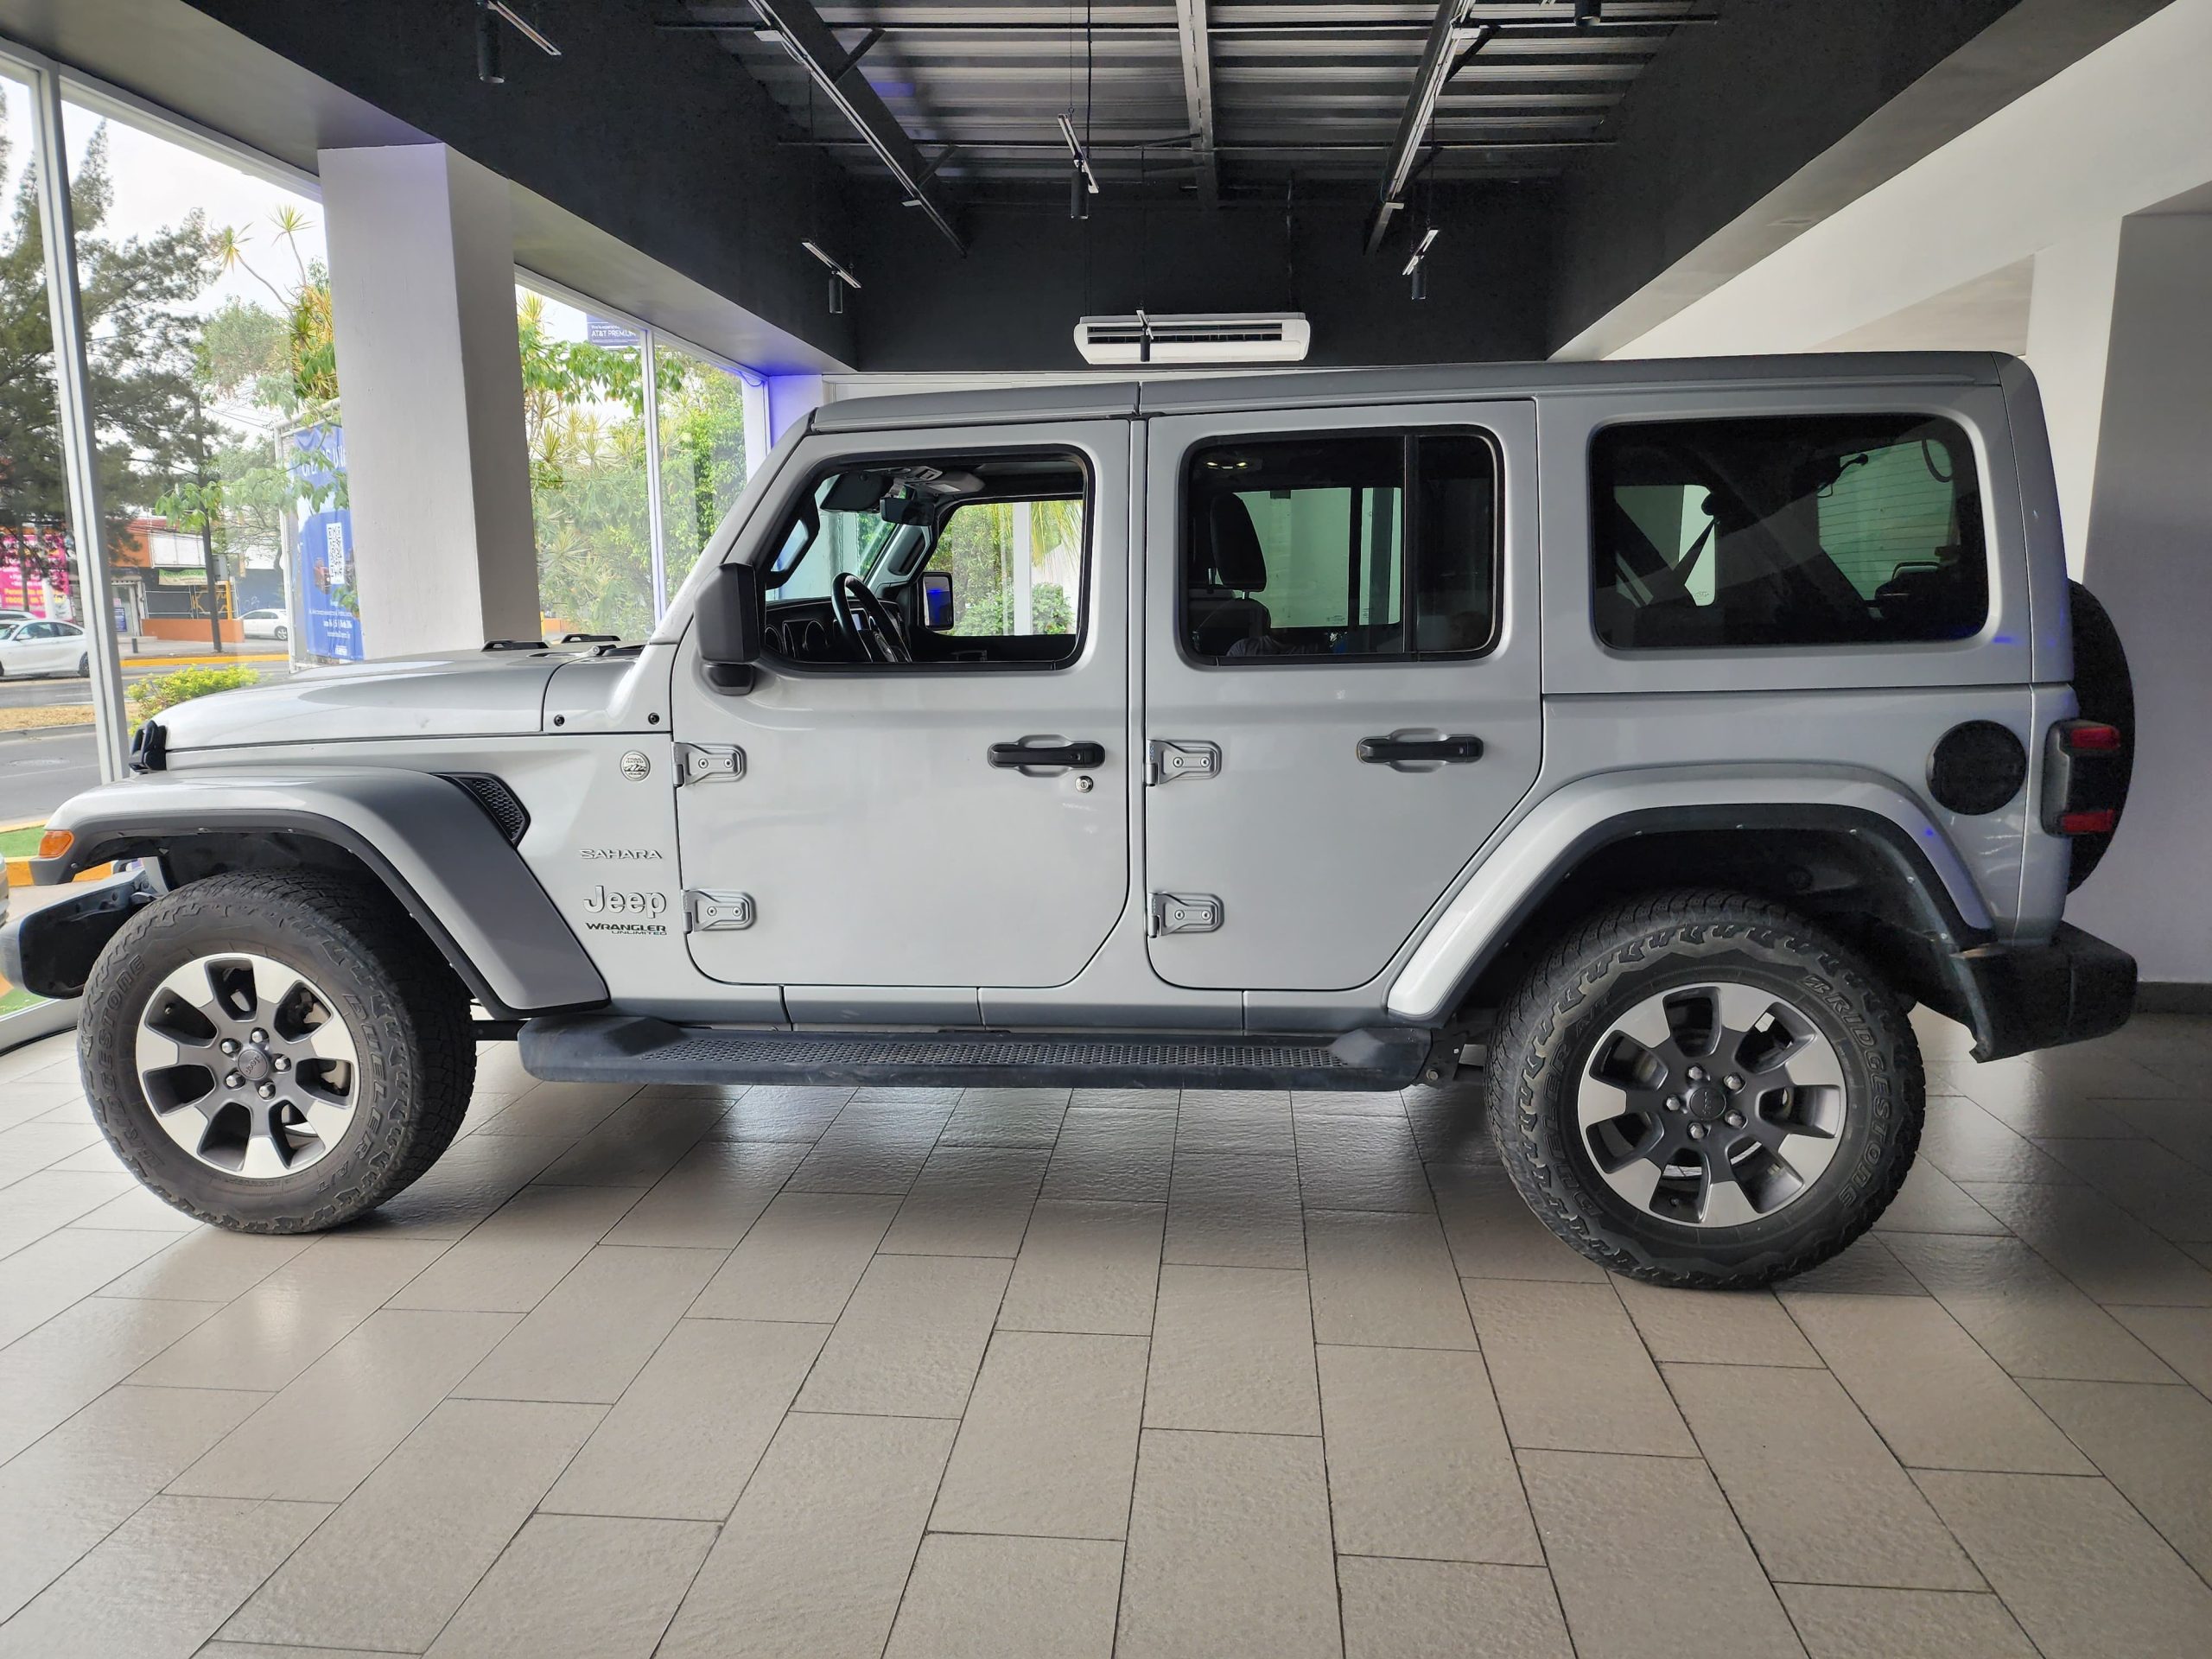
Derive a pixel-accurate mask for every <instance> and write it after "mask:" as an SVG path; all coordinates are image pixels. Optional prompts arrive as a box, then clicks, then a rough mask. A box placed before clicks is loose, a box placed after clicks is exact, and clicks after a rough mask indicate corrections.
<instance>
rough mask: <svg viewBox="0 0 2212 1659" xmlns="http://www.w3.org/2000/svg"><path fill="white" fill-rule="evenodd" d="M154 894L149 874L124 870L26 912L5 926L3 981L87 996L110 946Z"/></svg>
mask: <svg viewBox="0 0 2212 1659" xmlns="http://www.w3.org/2000/svg"><path fill="white" fill-rule="evenodd" d="M154 896H155V895H154V884H153V882H152V881H151V880H149V879H148V877H147V875H146V873H145V872H144V871H143V870H135V869H134V870H124V871H121V872H119V873H118V874H114V875H111V876H109V877H108V878H107V879H106V880H102V881H86V882H84V883H81V884H80V885H79V886H78V887H74V888H73V889H72V890H71V891H70V893H69V895H68V896H67V898H64V899H56V900H55V901H54V903H52V904H50V905H45V906H41V907H40V908H39V909H36V910H27V911H25V912H23V913H22V915H20V916H18V917H16V918H15V919H14V920H13V921H10V922H8V923H7V924H6V925H4V926H0V978H4V979H6V980H8V981H10V982H12V983H14V984H17V985H20V986H22V988H24V989H25V990H27V991H35V992H36V993H37V994H38V995H41V996H49V997H57V998H59V997H71V996H77V995H81V994H82V992H83V991H84V988H85V980H86V976H88V975H90V974H91V972H92V963H93V962H94V960H95V959H96V958H97V957H99V953H100V952H101V951H102V950H104V949H105V948H106V945H107V942H108V941H109V940H110V939H111V938H114V937H115V936H116V934H117V933H118V932H119V931H121V930H122V927H123V925H124V923H125V922H127V921H129V920H130V918H131V917H133V916H134V915H136V914H137V912H138V907H139V906H141V905H144V904H147V903H149V902H150V901H151V900H152V899H153V898H154Z"/></svg>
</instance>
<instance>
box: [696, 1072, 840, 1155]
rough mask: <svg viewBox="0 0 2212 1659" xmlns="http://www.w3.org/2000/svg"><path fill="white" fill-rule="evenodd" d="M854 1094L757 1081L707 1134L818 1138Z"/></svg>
mask: <svg viewBox="0 0 2212 1659" xmlns="http://www.w3.org/2000/svg"><path fill="white" fill-rule="evenodd" d="M852 1097H853V1091H852V1090H849V1089H836V1088H822V1087H817V1086H814V1085H811V1084H755V1085H754V1086H753V1087H752V1088H750V1089H747V1090H744V1091H743V1092H742V1093H741V1094H740V1095H739V1096H738V1097H737V1098H736V1099H735V1100H734V1101H733V1102H731V1103H730V1105H729V1109H728V1110H727V1111H725V1112H724V1113H723V1114H722V1116H721V1121H720V1122H717V1123H716V1124H715V1127H714V1128H711V1129H709V1131H708V1132H707V1133H708V1134H709V1135H711V1136H712V1137H713V1138H715V1140H718V1141H804V1142H811V1141H819V1140H820V1139H821V1138H822V1133H823V1130H825V1129H827V1128H829V1126H830V1124H831V1123H833V1122H836V1117H837V1114H838V1113H839V1112H842V1110H844V1109H845V1105H846V1103H847V1102H849V1101H850V1100H851V1099H852Z"/></svg>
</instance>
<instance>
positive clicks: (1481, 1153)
mask: <svg viewBox="0 0 2212 1659" xmlns="http://www.w3.org/2000/svg"><path fill="white" fill-rule="evenodd" d="M1400 1098H1401V1099H1402V1101H1403V1102H1404V1103H1405V1109H1406V1122H1408V1123H1409V1124H1410V1125H1412V1127H1413V1132H1414V1141H1416V1142H1418V1143H1419V1144H1420V1147H1421V1160H1422V1161H1423V1162H1425V1163H1431V1164H1471V1165H1476V1166H1481V1165H1489V1166H1492V1167H1495V1166H1496V1165H1497V1147H1495V1146H1493V1145H1492V1144H1491V1138H1490V1120H1489V1116H1488V1114H1487V1113H1486V1112H1485V1111H1484V1106H1483V1088H1482V1084H1481V1082H1480V1080H1479V1075H1478V1074H1474V1075H1469V1074H1463V1080H1462V1081H1459V1082H1457V1083H1454V1084H1452V1085H1451V1086H1450V1087H1448V1088H1444V1089H1428V1088H1417V1089H1408V1090H1406V1091H1405V1093H1404V1094H1403V1095H1402V1096H1400Z"/></svg>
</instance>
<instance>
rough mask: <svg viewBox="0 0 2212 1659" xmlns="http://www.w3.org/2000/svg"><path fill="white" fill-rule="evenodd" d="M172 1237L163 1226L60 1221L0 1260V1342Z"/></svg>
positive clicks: (95, 1287)
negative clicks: (123, 1228)
mask: <svg viewBox="0 0 2212 1659" xmlns="http://www.w3.org/2000/svg"><path fill="white" fill-rule="evenodd" d="M174 1243H176V1235H175V1234H174V1233H168V1232H148V1233H124V1232H112V1231H109V1230H106V1229H104V1228H99V1227H65V1228H62V1229H60V1230H59V1231H56V1232H51V1233H48V1235H47V1236H45V1237H44V1238H41V1239H40V1240H39V1241H38V1242H37V1243H34V1244H26V1245H25V1246H23V1248H22V1249H20V1250H17V1251H16V1253H15V1254H14V1255H11V1256H10V1257H9V1258H8V1259H7V1260H6V1261H4V1262H0V1348H4V1347H6V1346H7V1345H8V1344H10V1343H11V1342H13V1341H14V1340H15V1339H16V1338H17V1337H20V1336H22V1334H23V1332H26V1331H30V1330H35V1328H37V1327H38V1326H39V1325H44V1324H45V1323H46V1322H47V1321H48V1319H52V1318H53V1317H54V1315H55V1314H57V1313H60V1312H61V1311H62V1309H64V1308H66V1307H67V1306H69V1305H70V1304H71V1303H72V1302H74V1301H75V1300H78V1299H79V1297H82V1296H89V1295H91V1294H92V1293H93V1292H94V1291H96V1290H99V1288H100V1287H102V1286H104V1285H106V1284H108V1283H110V1282H111V1281H114V1280H117V1279H119V1278H121V1277H122V1276H123V1275H124V1274H127V1273H129V1272H130V1270H131V1269H132V1268H135V1267H137V1265H138V1264H139V1263H140V1262H143V1261H145V1260H146V1259H147V1258H148V1257H149V1256H152V1255H159V1254H160V1253H161V1252H162V1251H163V1250H166V1249H168V1247H169V1246H170V1245H172V1244H174Z"/></svg>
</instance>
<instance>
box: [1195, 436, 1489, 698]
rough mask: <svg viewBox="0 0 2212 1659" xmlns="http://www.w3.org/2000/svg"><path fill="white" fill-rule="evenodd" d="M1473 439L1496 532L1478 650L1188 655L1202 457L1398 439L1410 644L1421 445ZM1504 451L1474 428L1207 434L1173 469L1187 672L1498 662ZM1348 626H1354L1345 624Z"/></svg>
mask: <svg viewBox="0 0 2212 1659" xmlns="http://www.w3.org/2000/svg"><path fill="white" fill-rule="evenodd" d="M1432 437H1436V438H1473V439H1475V440H1476V441H1477V442H1480V443H1481V444H1483V445H1484V448H1487V449H1488V450H1489V452H1490V458H1491V532H1490V558H1489V563H1488V565H1487V573H1488V575H1489V582H1490V588H1489V593H1490V632H1489V634H1488V635H1487V637H1485V638H1484V641H1483V643H1482V644H1481V645H1475V646H1471V647H1463V648H1461V649H1459V650H1456V651H1393V652H1359V653H1357V654H1356V655H1346V656H1342V657H1338V656H1333V655H1330V656H1313V657H1301V656H1283V657H1205V656H1201V655H1199V654H1198V652H1194V651H1192V649H1191V641H1190V627H1189V618H1190V603H1191V588H1190V582H1189V581H1188V572H1189V570H1190V553H1191V531H1192V495H1193V491H1192V473H1193V471H1194V469H1195V468H1196V466H1197V464H1198V456H1199V455H1201V454H1204V453H1205V452H1206V451H1208V450H1211V449H1219V448H1229V447H1232V446H1234V445H1236V444H1314V443H1327V442H1332V441H1337V440H1341V441H1344V442H1353V441H1356V440H1361V439H1368V440H1372V439H1375V438H1395V440H1397V442H1398V445H1399V451H1400V457H1401V458H1400V462H1399V472H1398V478H1399V484H1398V489H1399V498H1400V503H1401V505H1400V513H1401V522H1400V540H1401V542H1402V545H1403V546H1404V549H1405V568H1404V571H1403V575H1402V580H1401V589H1402V593H1403V594H1404V599H1405V602H1404V605H1403V607H1402V610H1403V613H1404V614H1403V616H1402V619H1401V626H1402V628H1403V629H1404V631H1405V637H1406V638H1408V639H1413V638H1414V637H1415V636H1416V634H1417V632H1418V628H1419V611H1418V606H1419V602H1420V593H1421V586H1420V583H1421V537H1420V535H1419V533H1418V532H1419V520H1420V515H1419V512H1417V510H1416V505H1415V504H1416V502H1417V501H1418V500H1419V491H1420V487H1421V466H1420V455H1421V439H1423V438H1432ZM1505 462H1506V455H1505V444H1504V441H1503V439H1502V438H1500V437H1499V435H1497V431H1496V430H1494V429H1492V428H1490V427H1487V426H1483V425H1479V424H1477V423H1473V422H1464V423H1462V422H1436V423H1421V424H1419V425H1395V424H1389V423H1382V424H1377V425H1374V426H1351V427H1327V428H1316V429H1313V430H1311V431H1306V430H1284V429H1275V430H1273V431H1255V432H1243V433H1236V432H1228V433H1218V434H1209V435H1207V436H1206V437H1205V438H1204V439H1202V440H1200V441H1198V442H1193V443H1192V444H1190V445H1188V446H1187V447H1186V448H1185V449H1184V451H1183V454H1182V457H1181V459H1180V460H1179V461H1178V463H1177V465H1176V469H1175V470H1176V499H1175V558H1174V567H1173V568H1174V572H1175V588H1174V607H1175V608H1174V634H1175V650H1176V652H1177V654H1178V655H1179V657H1180V658H1181V659H1182V660H1183V662H1184V663H1185V664H1187V665H1188V666H1190V667H1192V668H1194V669H1197V670H1199V671H1210V670H1215V669H1229V670H1235V671H1242V670H1244V669H1249V668H1300V669H1313V668H1352V667H1358V666H1363V665H1367V664H1374V665H1376V666H1378V667H1402V666H1404V665H1406V664H1424V663H1465V662H1474V661H1478V660H1480V659H1481V658H1484V657H1488V656H1491V655H1492V654H1494V653H1495V652H1497V648H1498V646H1499V645H1501V644H1503V641H1504V638H1505V626H1504V625H1505V617H1504V608H1505V607H1504V591H1505V510H1506V497H1505ZM1345 626H1351V625H1350V624H1349V623H1347V624H1346V625H1345Z"/></svg>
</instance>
